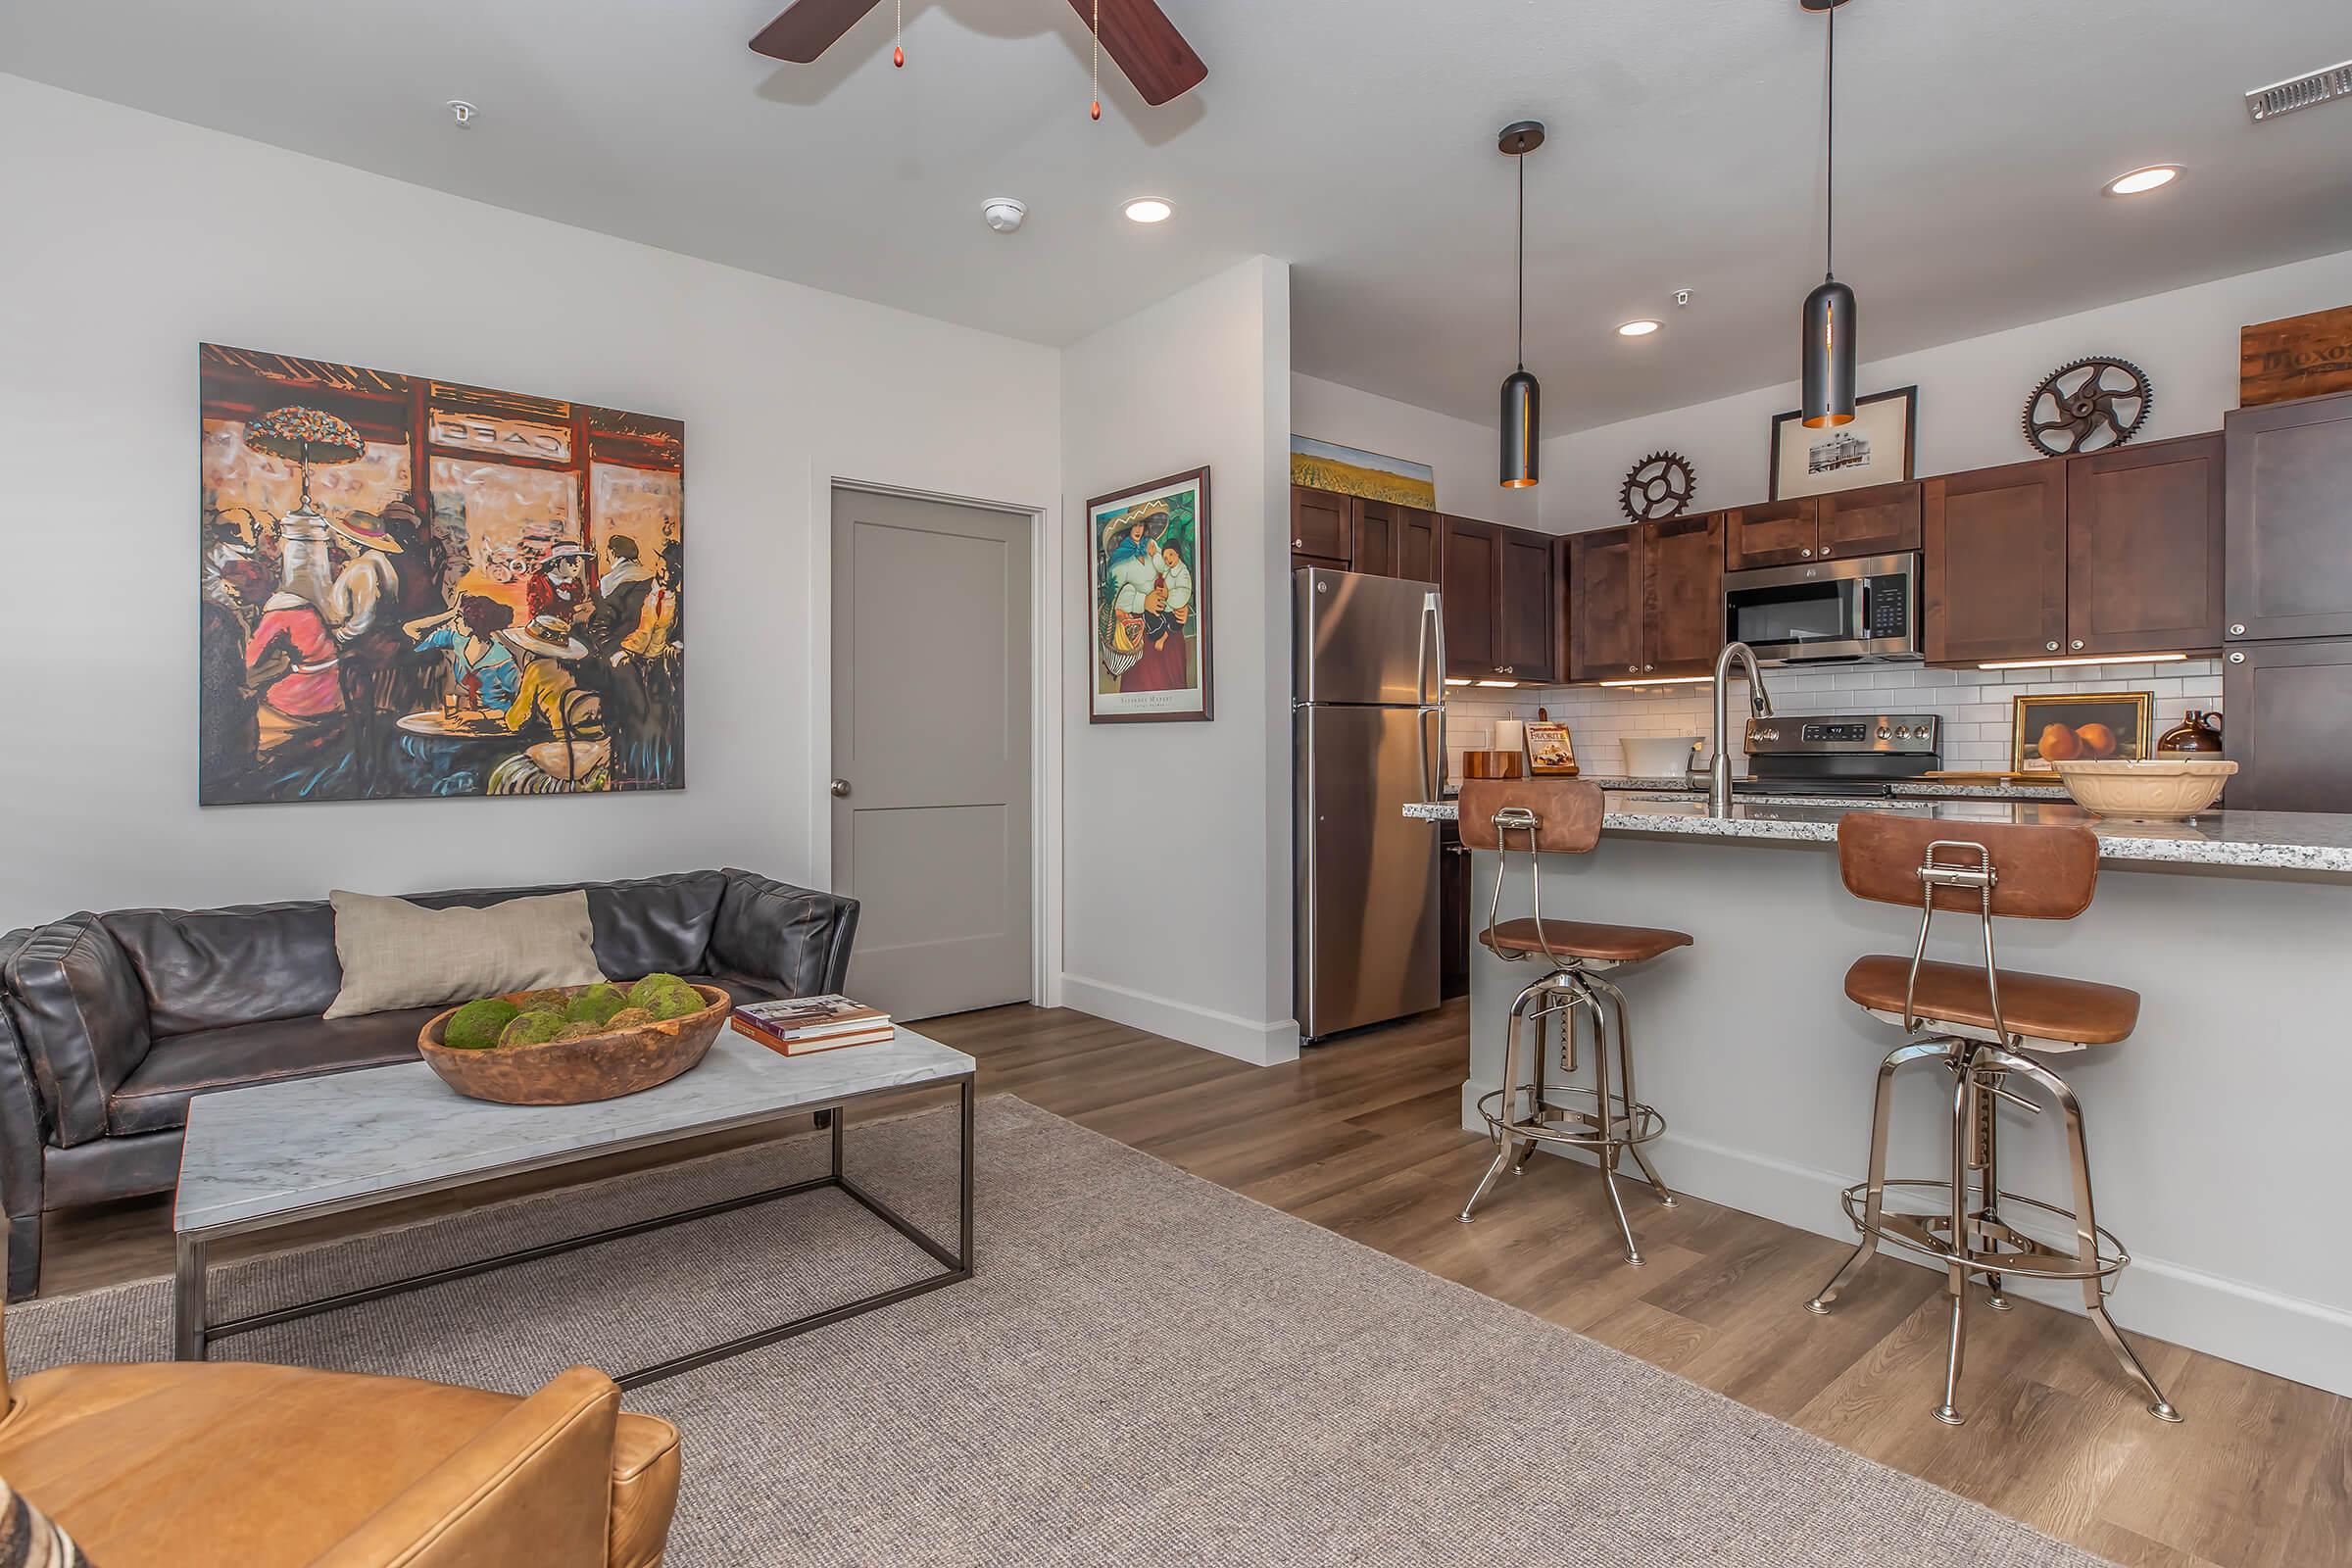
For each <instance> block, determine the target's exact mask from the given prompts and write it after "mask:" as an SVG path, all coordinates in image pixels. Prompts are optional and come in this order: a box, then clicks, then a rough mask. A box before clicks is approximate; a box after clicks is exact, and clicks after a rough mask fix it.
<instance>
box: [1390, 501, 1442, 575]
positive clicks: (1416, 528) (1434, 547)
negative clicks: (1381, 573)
mask: <svg viewBox="0 0 2352 1568" xmlns="http://www.w3.org/2000/svg"><path fill="white" fill-rule="evenodd" d="M1390 510H1391V511H1392V512H1394V513H1395V514H1396V515H1397V528H1396V540H1397V555H1396V564H1397V569H1396V570H1395V571H1392V572H1391V573H1390V574H1389V575H1391V576H1393V577H1402V578H1403V579H1404V580H1405V581H1407V582H1432V583H1436V584H1438V585H1439V586H1440V587H1444V586H1445V582H1446V570H1445V565H1444V563H1443V562H1442V561H1441V560H1440V552H1439V548H1438V533H1439V529H1438V515H1437V514H1436V513H1434V512H1423V511H1422V510H1420V509H1419V508H1418V507H1392V508H1391V509H1390Z"/></svg>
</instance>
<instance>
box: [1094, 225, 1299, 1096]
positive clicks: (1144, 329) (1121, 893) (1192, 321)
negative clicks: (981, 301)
mask: <svg viewBox="0 0 2352 1568" xmlns="http://www.w3.org/2000/svg"><path fill="white" fill-rule="evenodd" d="M1290 358H1291V320H1290V269H1289V266H1288V264H1286V263H1282V262H1277V261H1273V260H1270V259H1268V258H1266V257H1253V258H1251V259H1250V260H1249V261H1247V262H1244V263H1242V264H1240V265H1239V266H1237V267H1234V268H1231V269H1229V270H1226V271H1224V272H1221V273H1219V274H1218V275H1216V276H1215V277H1212V278H1210V279H1208V280H1207V281H1206V282H1203V283H1200V284H1198V285H1196V286H1194V287H1193V288H1190V289H1187V290H1185V291H1184V292H1183V293H1181V294H1177V295H1175V296H1172V297H1171V298H1169V299H1166V300H1162V301H1161V302H1159V303H1158V304H1156V305H1154V306H1152V307H1151V308H1150V309H1149V310H1146V311H1143V312H1141V313H1139V314H1137V315H1135V316H1132V317H1129V318H1128V319H1125V320H1123V321H1119V322H1116V323H1114V324H1113V325H1111V326H1108V327H1105V328H1103V330H1102V331H1100V332H1098V333H1096V334H1095V335H1094V336H1092V337H1089V338H1087V339H1085V340H1084V341H1082V342H1079V343H1076V344H1073V345H1071V346H1070V347H1069V348H1068V349H1066V350H1064V351H1063V353H1062V357H1061V379H1062V432H1061V440H1062V451H1063V453H1064V455H1065V463H1064V485H1065V488H1064V490H1063V492H1062V507H1063V512H1064V515H1065V516H1067V517H1069V518H1072V519H1078V518H1083V517H1084V515H1085V507H1086V502H1087V499H1088V498H1089V497H1090V496H1097V495H1103V494H1108V493H1109V492H1111V491H1114V490H1119V489H1123V488H1125V487H1127V486H1129V485H1133V484H1138V483H1141V482H1143V481H1145V480H1149V479H1154V478H1157V477H1159V476H1161V475H1163V474H1170V473H1181V472H1184V471H1186V470H1188V469H1191V468H1196V467H1200V466H1202V465H1206V466H1208V468H1209V470H1210V472H1209V509H1210V510H1209V545H1208V557H1209V573H1208V574H1209V580H1210V588H1209V594H1210V598H1209V611H1208V614H1209V622H1210V625H1211V627H1212V628H1213V635H1214V639H1215V640H1214V645H1213V652H1214V664H1213V669H1212V672H1211V674H1212V680H1213V683H1214V685H1213V696H1214V713H1215V716H1214V717H1213V719H1212V720H1211V721H1210V722H1208V723H1161V724H1090V723H1089V722H1088V721H1087V693H1088V691H1089V689H1090V687H1091V684H1092V680H1093V663H1092V662H1093V658H1094V654H1093V646H1092V643H1093V638H1092V628H1091V626H1090V625H1089V623H1088V620H1087V617H1086V614H1085V608H1084V605H1083V602H1082V595H1081V591H1080V588H1079V585H1078V582H1077V581H1075V580H1072V581H1069V582H1068V586H1067V588H1066V589H1064V590H1057V591H1055V592H1054V596H1053V599H1054V604H1055V605H1057V606H1059V607H1061V609H1060V613H1063V614H1064V615H1066V616H1067V617H1068V620H1067V624H1066V627H1065V630H1064V633H1063V636H1062V639H1061V648H1062V651H1063V659H1064V664H1063V673H1064V678H1065V680H1066V683H1067V699H1066V707H1065V713H1064V737H1063V742H1064V748H1065V750H1064V761H1063V795H1062V850H1063V853H1064V855H1065V856H1066V861H1065V864H1064V869H1063V875H1062V904H1063V911H1062V912H1063V924H1064V929H1065V934H1064V936H1063V940H1062V968H1063V973H1062V974H1061V976H1060V978H1059V986H1060V995H1061V998H1062V1000H1063V1001H1064V1002H1066V1004H1067V1005H1070V1006H1073V1007H1077V1008H1080V1009H1082V1010H1084V1011H1087V1012H1092V1013H1097V1014H1100V1015H1102V1016H1103V1017H1107V1018H1115V1019H1117V1020H1119V1021H1120V1022H1123V1023H1129V1024H1134V1025H1136V1026H1138V1027H1140V1028H1146V1029H1151V1030H1153V1031H1155V1032H1157V1033H1159V1034H1163V1035H1168V1036H1171V1037H1173V1038H1175V1039H1178V1040H1183V1041H1186V1042H1188V1043H1190V1044H1192V1045H1197V1046H1203V1047H1206V1048H1207V1049H1209V1050H1212V1051H1219V1052H1223V1053H1225V1054H1228V1055H1233V1056H1239V1057H1241V1058H1243V1059H1244V1060H1249V1061H1259V1062H1264V1061H1277V1060H1283V1059H1286V1058H1288V1057H1290V1056H1294V1055H1296V1054H1298V1050H1299V1029H1298V1025H1297V1023H1296V1022H1295V1021H1294V1020H1293V1019H1292V1016H1291V800H1290V790H1291V742H1290V641H1289V625H1290V609H1289V603H1288V600H1287V598H1286V596H1285V593H1284V588H1285V586H1286V585H1287V583H1288V582H1289V579H1290V572H1289V570H1288V564H1289V555H1290V536H1289V535H1290V530H1289V523H1290V431H1291V427H1292V410H1291V370H1290ZM1065 536H1066V539H1067V545H1068V548H1067V549H1066V550H1065V551H1064V552H1063V555H1064V557H1065V558H1066V561H1065V563H1064V567H1063V569H1064V571H1065V572H1066V573H1074V574H1076V575H1077V576H1080V577H1082V576H1083V568H1082V567H1080V566H1079V565H1078V561H1079V559H1080V558H1079V555H1078V549H1079V537H1080V536H1079V533H1078V532H1077V529H1076V528H1075V527H1071V528H1066V529H1065Z"/></svg>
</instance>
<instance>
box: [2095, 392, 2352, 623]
mask: <svg viewBox="0 0 2352 1568" xmlns="http://www.w3.org/2000/svg"><path fill="white" fill-rule="evenodd" d="M2223 467H2224V465H2223V455H2222V438H2221V437H2220V436H2219V435H2196V436H2185V437H2183V438H2181V439H2180V440H2177V441H2152V442H2149V443H2148V444H2147V445H2145V446H2130V447H2118V448H2115V449H2114V450H2112V451H2107V452H2098V453H2093V454H2091V455H2089V456H2087V457H2080V458H2074V459H2070V460H2069V461H2068V463H2067V472H2066V651H2067V652H2068V653H2069V654H2151V653H2172V652H2180V653H2188V652H2194V651H2196V650H2198V649H2205V648H2218V647H2220V646H2221V642H2222V531H2223V530H2222V517H2223V495H2224V488H2225V487H2224V481H2223ZM2338 529H2339V533H2342V534H2345V535H2348V536H2352V529H2346V528H2345V527H2344V525H2343V524H2342V523H2340V522H2339V523H2338Z"/></svg>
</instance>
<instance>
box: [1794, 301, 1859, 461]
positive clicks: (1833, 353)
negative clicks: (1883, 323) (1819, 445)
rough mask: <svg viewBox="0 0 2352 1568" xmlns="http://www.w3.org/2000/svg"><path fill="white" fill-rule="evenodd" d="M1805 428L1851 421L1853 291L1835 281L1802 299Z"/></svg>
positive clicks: (1817, 428)
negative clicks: (1803, 301)
mask: <svg viewBox="0 0 2352 1568" xmlns="http://www.w3.org/2000/svg"><path fill="white" fill-rule="evenodd" d="M1804 405H1805V428H1806V429H1808V430H1823V429H1828V428H1829V427H1830V426H1832V425H1838V424H1851V423H1852V422H1853V419H1854V291H1853V290H1852V289H1850V288H1847V287H1846V286H1845V285H1844V284H1843V283H1840V282H1838V280H1837V279H1836V278H1834V277H1833V278H1829V279H1826V280H1825V281H1824V282H1823V283H1822V285H1821V287H1819V288H1817V289H1815V290H1814V291H1813V292H1812V293H1810V294H1808V295H1806V296H1805V396H1804Z"/></svg>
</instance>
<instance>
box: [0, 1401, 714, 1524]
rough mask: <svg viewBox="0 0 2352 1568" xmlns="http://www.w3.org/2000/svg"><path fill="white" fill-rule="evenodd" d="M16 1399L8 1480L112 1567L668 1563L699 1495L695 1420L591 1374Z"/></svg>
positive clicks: (8, 1417)
mask: <svg viewBox="0 0 2352 1568" xmlns="http://www.w3.org/2000/svg"><path fill="white" fill-rule="evenodd" d="M0 1360H4V1358H0ZM0 1395H5V1397H6V1402H7V1413H6V1414H5V1416H0V1472H4V1473H5V1474H6V1475H7V1476H8V1478H9V1482H10V1484H11V1485H12V1486H14V1487H15V1488H16V1489H17V1491H18V1492H20V1493H22V1494H23V1495H25V1498H26V1499H27V1500H29V1501H30V1502H31V1503H32V1504H33V1505H34V1506H35V1507H38V1508H40V1509H41V1510H42V1511H43V1512H45V1513H46V1514H48V1515H49V1517H50V1518H52V1519H54V1520H56V1521H57V1523H58V1524H59V1525H60V1526H62V1527H63V1528H64V1529H65V1530H66V1532H67V1533H68V1534H69V1535H71V1536H73V1539H74V1540H75V1541H76V1542H77V1543H78V1544H80V1545H81V1547H82V1549H83V1550H84V1551H85V1552H87V1553H88V1554H89V1557H90V1559H91V1561H93V1562H96V1563H100V1564H104V1565H106V1568H142V1565H149V1564H153V1565H163V1564H169V1565H171V1568H212V1565H215V1564H218V1565H220V1568H296V1565H305V1568H388V1565H393V1564H398V1565H401V1568H478V1565H483V1564H491V1563H530V1564H532V1565H534V1568H655V1565H657V1564H659V1563H660V1562H661V1561H662V1552H663V1550H664V1547H665V1545H666V1543H667V1541H668V1536H669V1523H670V1516H671V1514H672V1512H673V1510H674V1509H675V1507H676V1505H677V1498H678V1474H679V1471H678V1434H677V1430H676V1429H675V1428H673V1427H672V1426H670V1425H669V1423H668V1422H666V1421H662V1420H659V1419H657V1418H655V1417H653V1416H646V1415H637V1414H633V1413H631V1412H628V1411H624V1410H622V1409H621V1408H620V1391H619V1389H617V1388H616V1387H614V1386H613V1380H612V1379H610V1378H608V1377H606V1376H605V1375H604V1374H603V1373H601V1372H597V1371H594V1370H592V1369H590V1368H588V1367H573V1368H572V1369H571V1370H570V1371H568V1372H565V1373H563V1374H562V1375H560V1376H559V1377H557V1378H556V1379H555V1380H554V1381H553V1382H551V1383H549V1384H548V1385H547V1386H546V1387H545V1388H543V1389H541V1390H540V1391H539V1392H538V1393H536V1394H533V1395H531V1396H529V1397H527V1398H518V1397H515V1396H513V1395H506V1394H488V1393H484V1392H483V1391H481V1390H478V1389H460V1388H452V1387H449V1386H447V1385H444V1384H438V1383H419V1382H416V1381H413V1380H411V1379H408V1378H378V1377H362V1376H357V1375H353V1374H348V1373H337V1372H314V1371H310V1370H307V1369H305V1368H301V1367H282V1366H265V1365H259V1364H252V1363H242V1362H234V1361H219V1362H160V1363H133V1364H122V1365H104V1366H66V1367H57V1368H54V1369H52V1370H50V1371H47V1372H39V1373H35V1374H33V1375H32V1376H30V1377H26V1378H21V1379H18V1380H17V1381H16V1382H15V1383H14V1384H13V1385H12V1384H10V1383H9V1382H8V1381H7V1378H6V1374H5V1372H4V1371H0Z"/></svg>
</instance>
